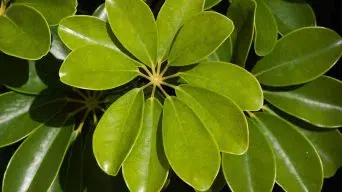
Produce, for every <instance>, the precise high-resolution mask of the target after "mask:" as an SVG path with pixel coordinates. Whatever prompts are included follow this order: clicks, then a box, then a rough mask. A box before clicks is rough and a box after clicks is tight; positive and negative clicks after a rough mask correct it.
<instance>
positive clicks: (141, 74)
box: [139, 73, 151, 81]
mask: <svg viewBox="0 0 342 192" xmlns="http://www.w3.org/2000/svg"><path fill="white" fill-rule="evenodd" d="M139 76H141V77H143V78H145V79H147V80H149V81H151V77H149V76H147V75H145V74H143V73H139Z"/></svg>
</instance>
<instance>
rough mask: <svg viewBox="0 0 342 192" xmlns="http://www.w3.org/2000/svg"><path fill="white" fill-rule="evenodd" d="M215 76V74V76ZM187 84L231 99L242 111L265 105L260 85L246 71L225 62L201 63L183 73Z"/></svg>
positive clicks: (256, 108)
mask: <svg viewBox="0 0 342 192" xmlns="http://www.w3.org/2000/svg"><path fill="white" fill-rule="evenodd" d="M213 74H215V75H214V76H213ZM181 77H182V79H184V80H185V81H186V82H187V83H189V84H191V85H194V86H197V87H202V88H205V89H208V90H211V91H213V92H216V93H219V94H221V95H224V96H226V97H228V98H230V99H231V100H232V101H233V102H234V103H236V104H237V105H238V106H239V107H240V108H241V109H242V110H251V111H253V110H255V111H257V110H259V109H260V108H261V107H262V104H263V95H262V90H261V87H260V84H259V83H258V81H257V80H256V79H255V77H254V76H253V75H251V74H250V73H249V72H248V71H246V70H245V69H243V68H241V67H238V66H236V65H234V64H230V63H225V62H205V63H200V64H199V65H197V66H196V67H194V68H193V69H191V70H189V71H186V72H183V73H182V74H181Z"/></svg>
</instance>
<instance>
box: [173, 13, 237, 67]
mask: <svg viewBox="0 0 342 192" xmlns="http://www.w3.org/2000/svg"><path fill="white" fill-rule="evenodd" d="M233 29H234V25H233V22H232V21H231V20H229V19H228V18H227V17H225V16H223V15H221V14H218V13H216V12H211V11H208V12H202V13H200V14H198V15H196V16H194V17H192V18H191V19H190V20H188V21H187V22H185V24H184V25H183V27H182V28H181V29H180V31H179V33H178V35H177V37H176V39H175V41H174V44H173V45H172V48H171V51H170V55H169V58H168V59H169V63H170V65H171V66H184V65H190V64H194V63H196V62H199V61H201V60H202V59H204V58H206V57H207V56H209V55H210V54H212V53H213V52H214V51H215V50H216V49H217V48H218V47H219V46H220V45H221V44H222V43H223V42H224V41H225V40H226V39H227V38H228V37H229V35H230V34H231V33H232V32H233ZM213 34H215V35H213Z"/></svg>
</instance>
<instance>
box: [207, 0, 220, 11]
mask: <svg viewBox="0 0 342 192" xmlns="http://www.w3.org/2000/svg"><path fill="white" fill-rule="evenodd" d="M221 1H222V0H205V5H204V9H210V8H212V7H214V6H215V5H217V4H219V3H220V2H221Z"/></svg>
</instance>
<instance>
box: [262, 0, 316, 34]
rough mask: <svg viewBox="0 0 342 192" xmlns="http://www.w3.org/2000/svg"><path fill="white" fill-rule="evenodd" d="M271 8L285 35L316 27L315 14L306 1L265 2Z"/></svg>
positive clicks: (273, 0)
mask: <svg viewBox="0 0 342 192" xmlns="http://www.w3.org/2000/svg"><path fill="white" fill-rule="evenodd" d="M264 1H265V3H267V5H268V6H269V7H270V8H271V10H272V12H273V14H274V16H275V18H276V21H277V25H278V30H279V32H280V33H281V34H283V35H285V34H287V33H289V32H291V31H293V30H295V29H299V28H302V27H307V26H315V25H316V18H315V13H314V11H313V10H312V8H311V7H310V5H309V4H308V3H306V2H305V1H301V2H291V1H288V0H264Z"/></svg>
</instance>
